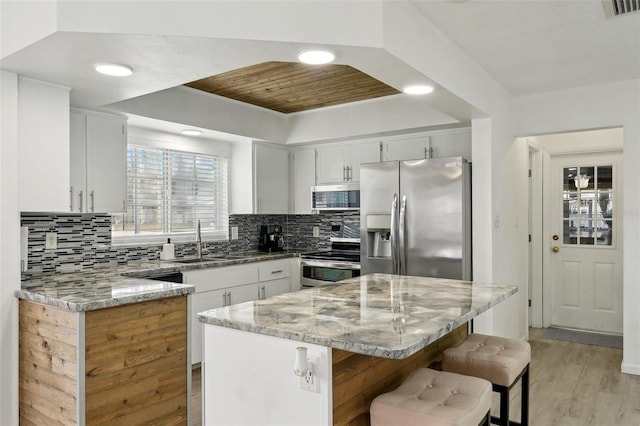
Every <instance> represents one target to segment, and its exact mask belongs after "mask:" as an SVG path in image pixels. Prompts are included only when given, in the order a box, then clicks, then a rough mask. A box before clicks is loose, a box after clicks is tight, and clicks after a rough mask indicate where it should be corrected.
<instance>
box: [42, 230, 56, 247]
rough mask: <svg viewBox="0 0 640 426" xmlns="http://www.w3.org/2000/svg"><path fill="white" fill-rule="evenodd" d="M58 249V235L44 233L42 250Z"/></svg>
mask: <svg viewBox="0 0 640 426" xmlns="http://www.w3.org/2000/svg"><path fill="white" fill-rule="evenodd" d="M57 248H58V233H57V232H46V233H45V234H44V249H45V250H55V249H57Z"/></svg>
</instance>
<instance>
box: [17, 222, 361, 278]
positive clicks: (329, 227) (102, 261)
mask: <svg viewBox="0 0 640 426" xmlns="http://www.w3.org/2000/svg"><path fill="white" fill-rule="evenodd" d="M260 225H280V226H282V231H283V237H284V241H283V244H284V247H285V249H287V250H290V251H298V252H307V251H316V250H327V249H329V248H330V247H331V242H330V240H329V239H330V237H341V238H358V237H359V236H360V215H359V212H344V213H342V212H335V213H322V214H314V215H231V216H230V217H229V227H232V226H237V227H238V239H237V240H230V241H210V242H205V243H204V244H203V255H205V256H206V255H216V254H226V253H230V252H246V251H256V250H257V249H258V238H259V235H260ZM21 226H26V227H28V228H29V231H28V236H29V237H28V268H27V270H26V271H24V272H23V273H22V278H23V279H28V278H30V277H32V276H37V275H41V274H45V273H50V272H77V271H81V270H91V269H97V268H109V267H115V266H117V265H123V264H126V263H128V262H131V261H149V260H158V259H159V254H160V250H161V249H162V246H161V245H160V244H159V245H153V246H148V245H145V246H140V247H130V246H127V247H119V246H115V247H113V246H112V245H111V216H110V215H108V214H94V213H84V214H73V213H68V214H67V213H22V215H21ZM314 226H318V227H319V229H320V236H319V237H313V227H314ZM48 232H55V233H57V241H58V243H57V248H56V249H53V250H46V249H45V239H46V234H47V233H48ZM175 250H176V257H187V256H195V254H196V245H195V241H194V242H193V243H176V247H175Z"/></svg>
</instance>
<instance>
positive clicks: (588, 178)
mask: <svg viewBox="0 0 640 426" xmlns="http://www.w3.org/2000/svg"><path fill="white" fill-rule="evenodd" d="M613 182H614V181H613V166H612V165H603V166H574V167H565V168H564V169H563V194H562V197H563V215H562V216H563V217H562V222H563V239H562V242H563V243H564V244H571V245H578V246H583V247H584V246H595V245H597V246H611V245H613V243H614V241H613V226H614V218H613V213H614V204H613V201H614V195H615V188H614V187H613Z"/></svg>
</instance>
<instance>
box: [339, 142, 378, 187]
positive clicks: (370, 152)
mask: <svg viewBox="0 0 640 426" xmlns="http://www.w3.org/2000/svg"><path fill="white" fill-rule="evenodd" d="M347 152H348V155H349V167H351V169H350V170H349V180H350V181H353V182H359V181H360V164H365V163H378V162H380V142H368V143H360V144H355V145H349V146H348V147H347Z"/></svg>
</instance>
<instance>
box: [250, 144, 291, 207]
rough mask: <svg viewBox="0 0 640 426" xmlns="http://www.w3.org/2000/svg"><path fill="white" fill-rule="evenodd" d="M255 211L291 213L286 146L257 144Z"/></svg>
mask: <svg viewBox="0 0 640 426" xmlns="http://www.w3.org/2000/svg"><path fill="white" fill-rule="evenodd" d="M254 150H255V151H254V170H255V174H254V178H255V181H254V185H255V186H254V187H255V189H256V194H255V204H254V211H255V212H256V213H262V214H287V213H289V152H288V151H287V150H286V149H285V148H280V147H274V146H270V145H262V144H255V146H254Z"/></svg>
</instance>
